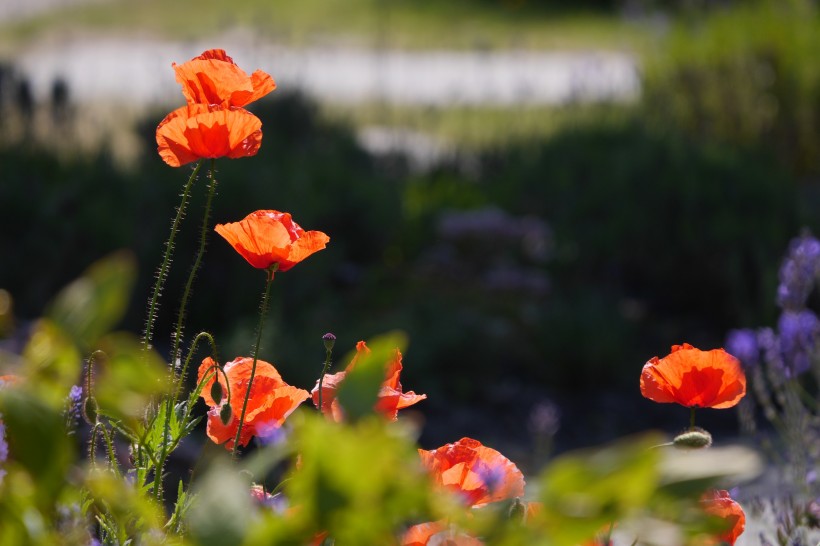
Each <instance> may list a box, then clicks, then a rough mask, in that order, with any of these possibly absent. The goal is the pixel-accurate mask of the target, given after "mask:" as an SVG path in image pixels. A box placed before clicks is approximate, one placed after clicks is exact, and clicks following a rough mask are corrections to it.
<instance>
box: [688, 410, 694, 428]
mask: <svg viewBox="0 0 820 546" xmlns="http://www.w3.org/2000/svg"><path fill="white" fill-rule="evenodd" d="M689 410H690V413H689V430H695V408H694V407H691V408H689Z"/></svg>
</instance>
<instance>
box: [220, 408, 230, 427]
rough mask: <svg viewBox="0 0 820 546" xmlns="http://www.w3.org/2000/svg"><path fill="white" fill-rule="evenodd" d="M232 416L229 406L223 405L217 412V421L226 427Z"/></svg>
mask: <svg viewBox="0 0 820 546" xmlns="http://www.w3.org/2000/svg"><path fill="white" fill-rule="evenodd" d="M232 416H233V410H231V405H230V404H225V405H224V406H222V409H221V410H219V419H220V420H221V421H222V424H223V425H225V426H227V425H228V423H230V422H231V417H232Z"/></svg>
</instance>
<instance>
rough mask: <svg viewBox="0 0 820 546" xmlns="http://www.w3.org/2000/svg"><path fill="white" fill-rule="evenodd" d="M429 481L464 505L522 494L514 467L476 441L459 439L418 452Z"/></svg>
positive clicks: (479, 504) (520, 479) (522, 480)
mask: <svg viewBox="0 0 820 546" xmlns="http://www.w3.org/2000/svg"><path fill="white" fill-rule="evenodd" d="M419 456H420V457H421V462H422V464H423V465H424V466H425V467H426V468H427V469H428V471H429V472H430V474H431V476H432V477H433V481H434V482H435V483H437V484H439V485H440V486H443V487H444V488H445V489H448V490H450V491H452V492H454V493H457V494H458V495H459V496H460V497H461V498H462V499H463V500H464V502H465V504H467V505H468V506H481V505H484V504H487V503H490V502H495V501H499V500H504V499H510V498H514V497H520V496H522V495H523V494H524V485H525V482H524V475H523V474H522V473H521V471H520V470H519V469H518V467H517V466H515V464H514V463H513V462H512V461H510V460H509V459H507V458H506V457H504V456H503V455H502V454H501V453H499V452H498V451H496V450H495V449H492V448H489V447H486V446H483V445H482V444H481V442H479V441H478V440H474V439H472V438H462V439H461V440H459V441H458V442H456V443H454V444H447V445H444V446H442V447H440V448H438V449H434V450H432V451H427V450H424V449H420V450H419Z"/></svg>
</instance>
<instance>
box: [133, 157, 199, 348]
mask: <svg viewBox="0 0 820 546" xmlns="http://www.w3.org/2000/svg"><path fill="white" fill-rule="evenodd" d="M201 166H202V161H198V162H197V164H196V166H195V167H194V170H193V172H191V176H190V177H188V182H186V183H185V187H184V188H183V190H182V200H181V201H180V203H179V206H178V207H177V215H176V217H175V218H174V223H173V224H172V225H171V234H170V235H169V236H168V240H167V241H166V242H165V255H164V256H163V257H162V264H160V266H159V271H158V272H157V282H156V283H154V292H153V293H152V294H151V300H150V303H149V304H148V318H147V319H146V321H145V334H144V335H143V338H142V348H143V350H145V351H147V350H148V349H149V348H150V347H151V338H152V336H153V333H154V321H155V320H156V314H157V304H158V302H159V295H160V293H161V292H162V285H163V284H165V278H166V277H167V276H168V268H169V267H170V265H171V254H173V252H174V239H175V238H176V235H177V232H178V231H179V224H180V223H181V222H182V217H183V216H185V207H186V206H187V205H188V196H189V195H190V193H191V187H192V186H193V185H194V180H196V175H197V173H199V168H200V167H201Z"/></svg>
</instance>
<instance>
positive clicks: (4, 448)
mask: <svg viewBox="0 0 820 546" xmlns="http://www.w3.org/2000/svg"><path fill="white" fill-rule="evenodd" d="M8 458H9V444H8V442H6V424H5V423H3V416H2V415H0V463H4V462H6V459H8ZM5 475H6V471H5V470H3V469H2V468H0V483H3V477H4V476H5Z"/></svg>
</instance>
